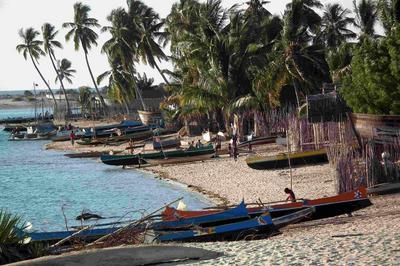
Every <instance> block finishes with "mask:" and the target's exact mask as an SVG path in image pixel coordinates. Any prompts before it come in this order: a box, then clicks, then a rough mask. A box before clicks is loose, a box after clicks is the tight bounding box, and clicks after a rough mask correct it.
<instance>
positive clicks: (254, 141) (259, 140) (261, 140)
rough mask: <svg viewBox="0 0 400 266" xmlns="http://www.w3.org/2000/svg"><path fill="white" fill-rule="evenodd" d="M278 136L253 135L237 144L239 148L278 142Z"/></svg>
mask: <svg viewBox="0 0 400 266" xmlns="http://www.w3.org/2000/svg"><path fill="white" fill-rule="evenodd" d="M276 138H277V136H267V137H251V138H250V139H248V140H246V141H242V142H240V143H239V144H238V145H237V146H238V148H246V147H249V146H258V145H263V144H270V143H275V142H276Z"/></svg>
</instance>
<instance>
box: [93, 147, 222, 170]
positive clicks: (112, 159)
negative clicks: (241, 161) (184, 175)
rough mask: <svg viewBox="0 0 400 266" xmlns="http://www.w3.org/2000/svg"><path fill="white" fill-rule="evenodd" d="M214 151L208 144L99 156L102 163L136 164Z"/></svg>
mask: <svg viewBox="0 0 400 266" xmlns="http://www.w3.org/2000/svg"><path fill="white" fill-rule="evenodd" d="M214 153H215V150H214V147H213V146H212V145H208V146H204V147H201V148H192V149H186V150H169V151H158V152H150V153H140V154H127V155H102V156H101V157H100V158H101V161H102V162H103V163H104V164H108V165H137V164H138V163H139V162H140V164H144V163H146V160H152V159H164V158H182V157H191V156H199V155H205V154H214ZM139 158H140V161H139Z"/></svg>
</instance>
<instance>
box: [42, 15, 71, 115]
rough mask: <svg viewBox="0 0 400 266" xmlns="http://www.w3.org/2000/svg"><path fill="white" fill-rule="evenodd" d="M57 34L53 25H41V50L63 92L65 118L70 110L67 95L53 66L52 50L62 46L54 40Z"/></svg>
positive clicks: (54, 59)
mask: <svg viewBox="0 0 400 266" xmlns="http://www.w3.org/2000/svg"><path fill="white" fill-rule="evenodd" d="M57 33H58V31H56V30H55V27H54V26H53V25H51V24H50V23H45V24H43V26H42V36H43V50H44V52H45V53H46V54H47V55H48V56H49V58H50V61H51V64H52V65H53V68H54V71H55V72H56V74H57V77H58V80H59V81H60V84H61V89H62V91H63V94H64V97H65V101H66V103H67V117H68V116H69V115H70V113H71V108H70V105H69V101H68V97H67V93H66V91H65V87H64V83H63V79H62V78H61V77H60V73H59V72H58V70H57V66H56V64H55V62H56V61H57V59H56V56H55V54H54V48H61V49H62V44H61V43H60V42H59V41H56V40H55V37H56V35H57Z"/></svg>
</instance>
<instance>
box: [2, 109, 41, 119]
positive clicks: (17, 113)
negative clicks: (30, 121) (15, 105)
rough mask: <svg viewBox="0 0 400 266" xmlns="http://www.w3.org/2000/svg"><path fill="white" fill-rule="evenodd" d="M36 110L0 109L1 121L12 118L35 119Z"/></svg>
mask: <svg viewBox="0 0 400 266" xmlns="http://www.w3.org/2000/svg"><path fill="white" fill-rule="evenodd" d="M34 116H35V110H34V109H33V108H21V109H0V119H7V118H12V117H34Z"/></svg>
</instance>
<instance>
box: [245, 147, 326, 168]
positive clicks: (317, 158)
mask: <svg viewBox="0 0 400 266" xmlns="http://www.w3.org/2000/svg"><path fill="white" fill-rule="evenodd" d="M289 157H290V164H291V166H299V165H311V164H319V163H326V162H328V156H327V154H326V150H325V149H320V150H313V151H300V152H293V153H290V154H288V153H281V154H278V155H275V156H252V157H249V158H247V159H246V163H247V165H248V166H249V167H250V168H253V169H257V170H265V169H280V168H285V167H288V166H289Z"/></svg>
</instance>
